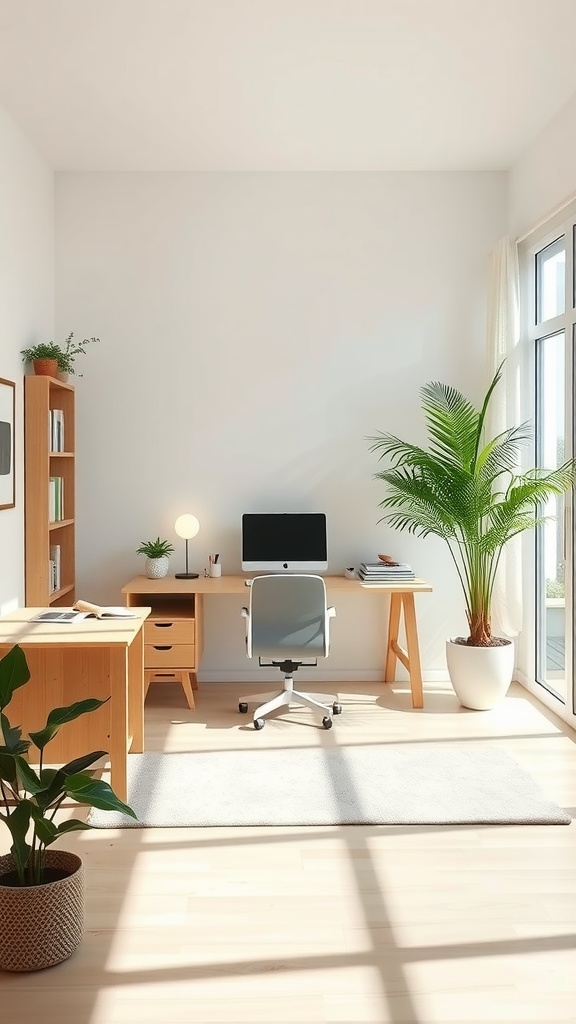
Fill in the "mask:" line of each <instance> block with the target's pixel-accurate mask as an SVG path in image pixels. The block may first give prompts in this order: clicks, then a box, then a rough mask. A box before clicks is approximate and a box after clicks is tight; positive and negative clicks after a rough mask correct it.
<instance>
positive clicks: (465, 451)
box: [420, 381, 479, 469]
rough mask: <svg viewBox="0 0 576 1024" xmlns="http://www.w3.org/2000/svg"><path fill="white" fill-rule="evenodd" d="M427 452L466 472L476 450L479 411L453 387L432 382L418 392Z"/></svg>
mask: <svg viewBox="0 0 576 1024" xmlns="http://www.w3.org/2000/svg"><path fill="white" fill-rule="evenodd" d="M420 393H421V396H422V409H423V411H424V417H425V419H426V424H427V428H428V434H429V437H430V452H431V453H432V454H433V455H434V456H436V457H439V458H442V459H444V460H446V461H448V462H450V463H451V464H453V465H456V466H459V467H460V468H462V469H469V468H470V466H471V465H472V462H473V459H474V454H475V451H476V444H477V435H478V422H479V416H478V412H477V411H476V409H475V408H474V406H473V405H472V403H471V402H469V401H468V399H466V398H464V395H462V394H461V392H460V391H457V390H456V388H453V387H449V386H448V385H446V384H441V383H440V382H439V381H433V382H432V383H430V384H426V385H425V386H424V387H423V388H422V389H421V392H420Z"/></svg>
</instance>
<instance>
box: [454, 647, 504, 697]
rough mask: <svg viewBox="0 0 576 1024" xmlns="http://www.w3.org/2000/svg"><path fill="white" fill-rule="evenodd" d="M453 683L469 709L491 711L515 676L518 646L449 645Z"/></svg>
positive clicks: (455, 690)
mask: <svg viewBox="0 0 576 1024" xmlns="http://www.w3.org/2000/svg"><path fill="white" fill-rule="evenodd" d="M446 661H447V664H448V672H449V673H450V681H451V683H452V686H453V687H454V692H455V694H456V696H457V697H458V700H459V701H460V703H461V704H462V705H463V706H464V707H465V708H473V709H474V711H489V710H490V708H493V707H494V706H495V705H496V704H498V702H499V701H500V700H502V699H503V698H504V697H505V695H506V692H507V690H508V687H509V686H510V683H511V682H512V676H513V674H514V644H513V643H512V641H511V640H507V641H506V643H505V644H503V646H501V647H468V646H467V645H466V644H457V643H455V642H454V640H447V641H446Z"/></svg>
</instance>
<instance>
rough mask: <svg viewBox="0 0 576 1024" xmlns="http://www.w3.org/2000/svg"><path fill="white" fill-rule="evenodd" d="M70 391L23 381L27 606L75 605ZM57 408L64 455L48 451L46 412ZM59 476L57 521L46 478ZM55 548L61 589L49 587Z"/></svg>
mask: <svg viewBox="0 0 576 1024" xmlns="http://www.w3.org/2000/svg"><path fill="white" fill-rule="evenodd" d="M74 399H75V392H74V387H73V385H72V384H67V383H64V382H62V381H59V380H56V378H54V377H41V376H30V377H25V378H24V480H25V483H24V493H25V536H24V548H25V563H26V605H27V606H28V607H39V606H45V605H56V606H58V605H71V604H73V602H74V601H75V599H76V597H75V577H76V550H75V549H76V544H75V533H76V524H75V464H76V460H75V437H76V431H75V421H74V412H75V410H74ZM54 409H60V410H62V414H63V415H62V420H63V425H64V428H63V429H64V439H63V447H64V449H65V450H64V451H52V450H51V448H52V445H51V443H50V442H51V436H50V434H51V432H50V411H51V410H54ZM51 477H52V478H60V479H61V480H62V481H63V483H62V492H63V493H62V502H61V506H62V507H61V508H59V509H58V515H59V516H61V518H57V517H54V516H52V517H51V516H50V478H51ZM56 545H58V546H59V547H60V586H59V587H58V589H55V590H53V589H52V581H51V578H50V548H51V547H52V546H56Z"/></svg>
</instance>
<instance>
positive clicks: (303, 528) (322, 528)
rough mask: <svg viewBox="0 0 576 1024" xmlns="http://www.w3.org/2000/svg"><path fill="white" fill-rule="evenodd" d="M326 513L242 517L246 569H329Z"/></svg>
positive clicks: (271, 514) (272, 513) (256, 513)
mask: <svg viewBox="0 0 576 1024" xmlns="http://www.w3.org/2000/svg"><path fill="white" fill-rule="evenodd" d="M327 558H328V544H327V536H326V515H325V513H324V512H246V513H245V514H244V515H243V516H242V568H243V569H244V570H246V571H251V570H253V569H288V570H290V569H292V570H295V569H316V570H321V569H326V568H327Z"/></svg>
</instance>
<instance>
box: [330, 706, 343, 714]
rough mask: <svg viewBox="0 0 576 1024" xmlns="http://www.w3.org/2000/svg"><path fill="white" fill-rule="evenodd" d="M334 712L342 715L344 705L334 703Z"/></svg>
mask: <svg viewBox="0 0 576 1024" xmlns="http://www.w3.org/2000/svg"><path fill="white" fill-rule="evenodd" d="M332 714H333V715H341V714H342V705H341V704H333V705H332Z"/></svg>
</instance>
